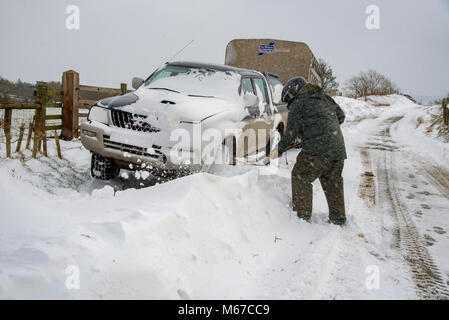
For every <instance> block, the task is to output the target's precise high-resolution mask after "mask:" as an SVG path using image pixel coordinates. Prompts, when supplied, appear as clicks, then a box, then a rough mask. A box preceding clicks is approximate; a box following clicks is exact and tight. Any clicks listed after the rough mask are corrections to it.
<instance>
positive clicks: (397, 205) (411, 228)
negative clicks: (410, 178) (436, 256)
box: [375, 117, 449, 300]
mask: <svg viewBox="0 0 449 320" xmlns="http://www.w3.org/2000/svg"><path fill="white" fill-rule="evenodd" d="M401 119H402V117H394V118H389V119H387V120H386V124H390V125H393V124H395V123H396V122H398V121H399V120H401ZM378 136H379V137H381V141H382V140H383V141H384V142H385V143H386V147H385V148H377V147H376V148H375V149H377V150H378V151H377V152H379V155H380V157H379V163H378V168H377V170H378V171H377V175H378V182H379V187H380V184H382V186H383V187H384V188H385V190H382V191H383V193H385V195H386V200H387V201H388V202H389V205H390V206H391V209H392V213H393V216H394V218H395V219H396V221H397V224H398V228H397V230H396V241H397V243H396V245H397V247H398V248H399V249H400V250H401V253H402V257H403V258H404V260H405V261H406V262H407V263H408V265H409V266H410V269H411V271H412V276H413V279H414V282H415V285H416V292H417V294H418V296H420V297H421V298H423V299H432V300H435V299H437V300H447V299H449V291H448V289H447V287H446V284H445V283H444V280H443V277H442V275H441V272H440V271H439V269H438V267H437V266H436V264H435V262H434V261H433V258H432V256H431V255H430V253H429V251H428V250H427V248H426V246H425V242H424V240H423V239H422V237H421V235H420V234H419V232H418V229H417V228H416V226H415V225H414V223H413V221H412V219H411V216H410V214H409V212H408V210H407V207H406V206H405V205H404V202H403V200H402V198H401V195H400V192H399V191H398V188H397V186H396V184H397V183H398V179H397V177H396V174H395V169H396V168H397V166H396V156H395V152H394V151H397V150H398V149H397V148H396V147H394V148H391V146H392V145H391V144H392V143H394V141H393V140H392V139H391V135H390V130H389V128H387V129H385V130H383V131H381V132H380V134H379V135H378ZM424 170H425V172H426V173H427V174H428V175H430V176H431V177H432V178H433V179H435V180H436V181H437V182H438V181H439V179H436V177H435V175H432V174H431V172H429V171H427V170H426V169H425V167H424Z"/></svg>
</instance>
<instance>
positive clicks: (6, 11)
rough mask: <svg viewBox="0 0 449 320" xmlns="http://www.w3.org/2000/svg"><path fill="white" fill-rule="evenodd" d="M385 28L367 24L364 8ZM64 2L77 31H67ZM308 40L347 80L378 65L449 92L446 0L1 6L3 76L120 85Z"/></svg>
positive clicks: (400, 80)
mask: <svg viewBox="0 0 449 320" xmlns="http://www.w3.org/2000/svg"><path fill="white" fill-rule="evenodd" d="M372 4H374V5H377V6H378V7H379V9H380V29H379V30H368V29H367V28H366V27H365V20H366V18H367V14H366V13H365V9H366V7H367V6H368V5H372ZM68 5H77V6H78V7H79V9H80V29H79V30H68V29H67V28H66V18H67V15H66V13H65V11H66V7H67V6H68ZM241 38H274V39H281V40H290V41H303V42H306V43H307V44H308V45H309V46H310V47H311V49H312V51H313V52H314V54H315V56H316V57H317V58H318V57H321V58H323V59H325V60H326V61H328V62H329V63H330V64H331V65H332V66H333V67H334V71H335V74H336V75H337V80H338V81H339V82H340V84H341V83H344V81H345V80H347V79H348V78H349V77H351V76H352V75H355V74H358V73H359V72H360V71H362V70H368V69H375V70H377V71H379V72H381V73H383V74H385V75H387V76H389V77H390V78H391V79H392V80H393V81H395V82H396V83H397V84H398V86H399V87H400V88H401V89H402V91H403V92H406V93H410V94H412V95H420V96H423V95H427V96H443V95H446V94H448V93H449V0H427V1H422V0H413V1H410V0H407V1H405V0H385V1H380V0H377V1H365V0H340V1H336V0H327V1H324V0H323V1H317V0H315V1H310V0H307V1H300V0H291V1H288V0H276V1H275V0H269V1H266V0H254V1H253V0H248V1H245V0H238V1H234V0H226V1H221V0H215V1H213V0H209V1H202V0H183V1H181V0H179V1H170V0H162V1H150V0H147V1H144V0H127V1H125V0H101V1H100V0H86V1H77V0H70V1H66V0H39V1H36V0H0V44H1V46H0V48H1V50H0V57H1V59H0V76H2V77H4V78H7V79H10V80H17V79H18V78H20V79H22V80H23V81H29V82H34V81H36V80H44V81H48V80H60V79H61V74H62V72H63V71H64V70H67V69H74V70H76V71H78V72H79V73H80V81H81V83H82V84H90V85H98V86H111V87H118V86H119V84H120V82H128V83H130V81H131V78H132V77H133V76H141V77H145V76H148V75H149V74H150V73H151V72H152V71H153V70H154V69H155V68H157V67H158V66H159V65H161V64H162V63H164V62H165V61H167V60H168V59H169V58H170V57H172V56H173V55H174V54H175V53H176V52H177V51H179V50H180V49H181V48H182V47H183V46H185V45H186V44H187V43H188V42H189V41H191V40H194V42H193V43H192V44H191V45H190V46H189V47H188V48H186V49H185V50H184V51H183V52H182V53H181V54H180V55H179V56H178V57H176V59H175V60H193V61H204V62H212V63H224V56H225V48H226V45H227V43H228V42H229V41H230V40H232V39H241Z"/></svg>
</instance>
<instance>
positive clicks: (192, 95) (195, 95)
mask: <svg viewBox="0 0 449 320" xmlns="http://www.w3.org/2000/svg"><path fill="white" fill-rule="evenodd" d="M188 96H189V97H201V98H215V97H214V96H202V95H199V94H188Z"/></svg>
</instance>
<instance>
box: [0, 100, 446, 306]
mask: <svg viewBox="0 0 449 320" xmlns="http://www.w3.org/2000/svg"><path fill="white" fill-rule="evenodd" d="M335 100H336V101H337V102H338V103H339V104H340V105H341V107H342V108H343V110H344V111H345V112H346V115H347V121H346V123H345V124H344V125H343V133H344V135H345V139H346V143H347V151H348V156H349V158H348V160H347V161H346V164H345V170H344V178H345V198H346V208H347V214H348V225H347V226H345V227H343V228H340V227H337V226H333V225H329V224H328V223H327V204H326V201H325V198H324V195H323V193H322V191H321V188H320V185H319V182H317V183H315V184H314V194H315V197H314V216H313V221H312V223H306V222H304V221H300V220H298V219H297V217H296V215H295V213H294V212H293V211H292V210H291V208H290V201H291V200H290V192H291V191H290V178H289V175H290V171H291V168H292V166H293V165H294V159H295V156H296V154H297V153H298V150H291V151H289V152H288V163H287V162H286V159H285V158H284V157H282V158H281V159H280V161H279V163H280V167H279V170H278V171H277V172H276V174H274V175H267V174H266V172H265V171H264V170H263V167H259V166H251V165H246V166H237V167H228V168H212V170H211V171H210V172H209V173H199V174H195V175H191V176H187V177H183V178H180V179H177V180H173V181H168V182H165V183H159V182H162V181H158V180H157V179H155V178H154V177H152V176H150V177H147V175H142V174H139V173H137V174H136V173H134V172H123V174H122V176H121V177H120V178H118V179H116V180H114V181H112V182H108V183H104V182H100V181H93V180H92V179H91V178H90V176H89V165H90V155H89V153H88V151H86V150H85V149H84V148H83V147H82V146H81V144H80V143H79V141H72V142H62V143H63V156H64V160H59V159H58V158H57V157H56V156H55V151H54V148H53V143H52V142H49V155H50V158H44V157H41V158H40V159H38V160H32V159H30V153H29V152H28V151H25V152H24V154H23V155H24V158H25V161H21V160H20V159H13V160H8V159H5V157H4V152H5V151H4V149H1V150H0V155H1V158H0V203H1V209H0V211H1V212H0V298H66V299H72V298H87V299H97V298H138V299H164V298H168V299H189V298H193V299H195V298H203V299H215V298H224V299H239V298H247V299H251V298H255V299H259V298H260V299H304V298H311V299H334V298H336V299H347V298H378V299H393V298H399V299H408V298H420V297H421V296H420V295H419V294H417V291H416V290H415V288H416V283H415V282H414V278H413V275H412V273H413V268H412V267H410V265H408V264H407V263H406V262H405V261H404V258H403V255H402V253H401V250H400V249H398V248H396V247H395V245H394V242H395V228H396V225H397V221H396V220H395V218H394V216H392V215H388V214H387V211H388V210H389V209H388V208H387V207H382V197H381V195H380V194H379V193H381V192H382V189H381V186H380V185H379V186H377V188H378V189H377V195H376V196H375V199H376V201H377V203H376V204H375V205H371V206H370V205H369V204H367V202H366V199H363V198H362V197H360V190H359V188H360V181H361V176H360V175H361V174H362V173H363V172H365V171H366V170H367V169H366V162H364V159H363V153H361V152H360V150H361V148H362V147H363V146H365V145H367V141H368V142H369V143H373V141H372V139H373V138H372V137H373V132H376V130H379V128H380V129H382V128H383V127H382V126H383V125H384V124H385V123H386V122H385V121H386V120H388V119H392V118H394V119H399V120H397V122H395V123H394V124H393V125H392V126H391V128H389V131H390V133H391V136H392V139H394V140H395V141H397V142H395V143H396V144H395V147H397V145H400V147H401V148H402V149H401V150H404V152H408V153H407V154H410V155H413V154H416V155H417V156H421V157H423V158H424V159H426V160H428V161H432V163H435V165H437V166H440V167H441V168H444V170H448V169H449V168H448V167H447V162H446V161H445V159H447V157H448V155H449V147H448V146H447V144H445V143H443V142H440V141H438V140H437V139H434V137H428V136H426V134H425V132H424V129H421V128H418V129H416V119H417V118H418V117H420V116H421V117H424V116H425V115H426V112H427V110H426V109H425V108H424V107H422V106H419V105H416V104H414V103H412V102H411V101H410V100H408V99H407V98H405V97H403V96H398V95H392V96H386V97H371V98H370V100H368V101H363V100H354V99H349V98H344V97H336V98H335ZM386 104H389V106H385V105H386ZM387 123H388V121H387ZM370 139H371V140H370ZM376 139H377V138H376ZM377 151H379V150H377ZM371 157H372V158H373V159H374V158H376V157H378V154H376V153H375V151H373V154H372V156H371ZM379 159H380V157H379ZM261 169H262V170H261ZM393 169H395V168H393ZM373 171H374V174H375V176H378V175H379V176H380V174H381V172H377V171H376V169H375V168H373ZM398 175H399V173H398ZM144 178H145V179H144ZM429 187H431V186H429ZM429 190H430V191H429V192H430V193H432V194H433V196H431V199H430V200H429V201H430V204H431V205H432V206H433V207H434V210H432V212H431V213H429V214H427V213H426V214H424V217H423V216H422V215H421V218H420V219H415V218H413V221H414V223H415V224H416V225H417V227H418V229H419V231H420V232H421V234H422V235H424V233H426V234H429V236H431V237H432V239H434V240H435V241H434V243H433V245H432V247H431V248H430V249H431V250H430V253H431V254H432V256H433V258H434V260H435V262H436V264H437V265H438V267H439V269H440V271H441V272H442V273H443V275H442V277H444V281H447V279H448V277H449V276H448V273H449V261H448V259H447V257H446V255H447V254H446V253H447V252H448V248H449V245H448V244H449V240H448V239H449V238H448V236H447V234H446V233H445V232H446V231H448V230H449V223H448V222H447V219H446V218H445V217H444V215H443V213H444V212H447V209H448V208H449V200H447V199H445V198H442V197H441V194H439V193H438V192H440V193H441V190H440V191H438V190H434V189H429ZM401 192H402V193H405V194H407V192H409V190H408V189H407V188H406V187H405V186H404V190H402V191H401ZM415 200H416V199H414V200H410V203H407V205H410V206H411V207H419V206H420V204H421V203H414V202H413V201H415ZM378 208H380V209H378ZM384 213H385V214H384ZM434 226H438V227H439V228H440V229H432V228H433V227H434ZM429 228H430V229H431V230H440V232H439V233H438V232H433V233H431V234H430V231H428V230H429ZM441 230H442V232H441ZM443 232H444V233H443ZM373 266H374V269H373ZM74 268H75V269H74ZM376 268H377V269H376ZM73 270H79V272H80V277H79V289H76V288H75V289H74V288H73V286H72V287H71V286H70V283H69V286H68V287H67V282H70V280H73V276H74V275H76V272H75V273H74V272H73ZM372 270H378V271H379V286H374V287H373V286H370V285H369V283H368V285H367V281H368V282H369V280H370V279H371V278H370V276H372ZM72 284H73V283H72ZM75 284H76V281H75ZM75 287H76V285H75Z"/></svg>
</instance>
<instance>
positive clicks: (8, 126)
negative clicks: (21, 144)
mask: <svg viewBox="0 0 449 320" xmlns="http://www.w3.org/2000/svg"><path fill="white" fill-rule="evenodd" d="M11 119H12V109H5V119H4V121H3V130H4V132H5V137H6V157H7V158H11Z"/></svg>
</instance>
